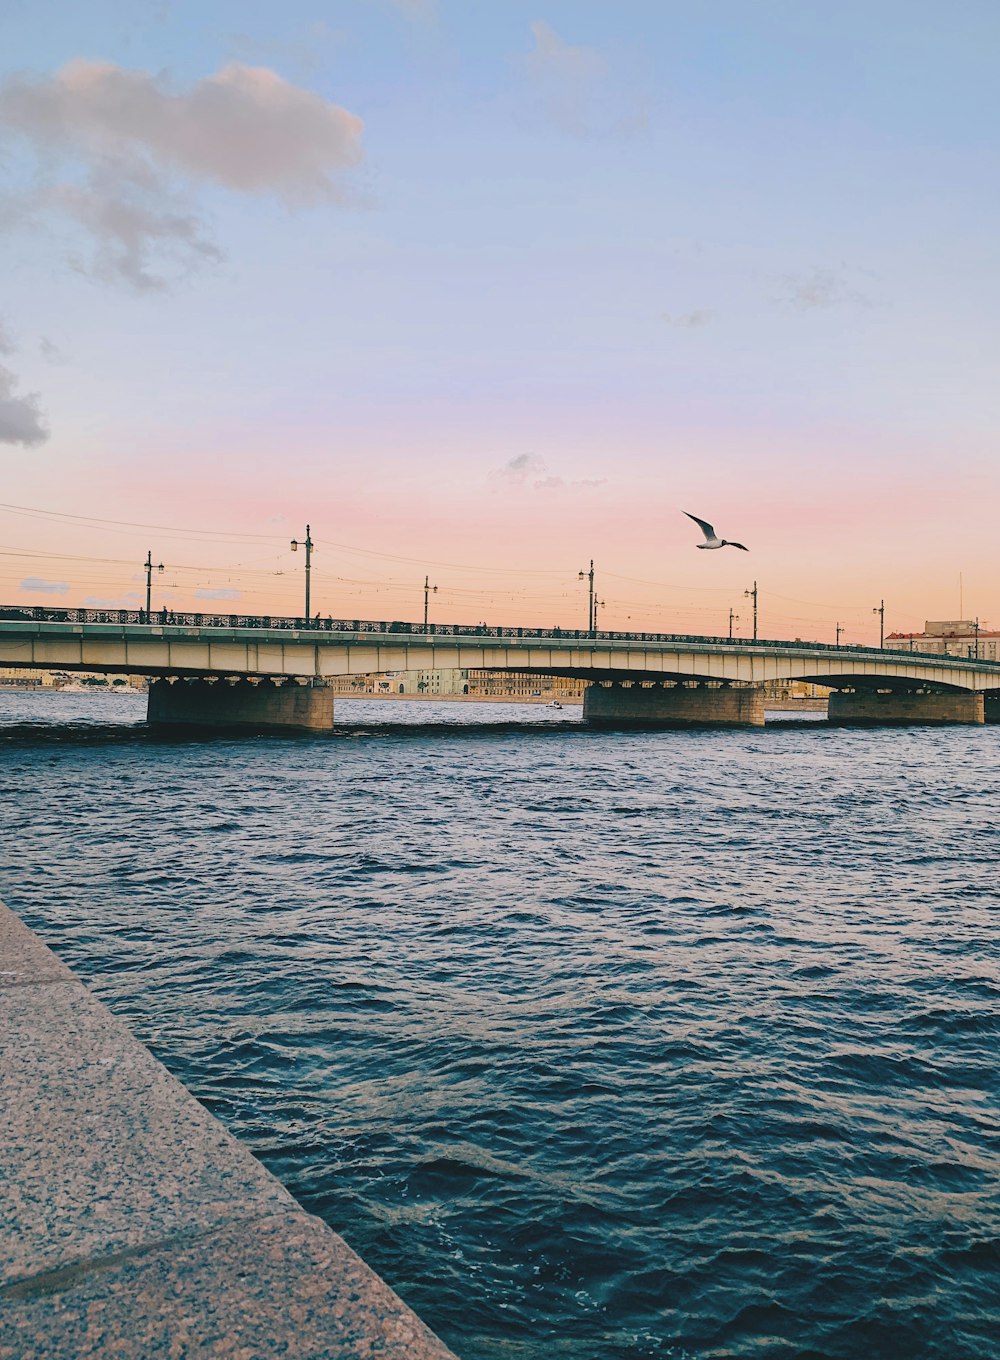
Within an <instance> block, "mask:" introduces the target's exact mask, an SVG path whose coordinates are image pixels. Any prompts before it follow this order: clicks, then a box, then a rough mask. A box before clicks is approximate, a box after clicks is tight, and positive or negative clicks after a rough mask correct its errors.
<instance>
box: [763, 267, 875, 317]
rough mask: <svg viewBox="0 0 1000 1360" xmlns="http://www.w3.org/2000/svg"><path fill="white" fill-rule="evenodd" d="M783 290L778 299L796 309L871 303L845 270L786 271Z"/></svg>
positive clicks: (813, 309)
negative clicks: (787, 272)
mask: <svg viewBox="0 0 1000 1360" xmlns="http://www.w3.org/2000/svg"><path fill="white" fill-rule="evenodd" d="M784 289H785V291H784V293H783V295H782V297H781V298H780V299H779V301H781V302H785V303H787V304H788V305H789V306H791V307H795V308H797V309H798V310H799V311H803V312H808V311H817V310H820V309H822V308H826V307H837V306H840V305H842V304H845V303H855V304H860V305H862V306H870V305H871V299H870V298H868V297H866V296H865V295H864V293H860V292H858V290H857V289H856V288H854V287H853V286H852V285H851V284H850V283H849V282H848V279H847V271H846V269H845V268H843V267H841V268H839V269H820V268H813V269H810V270H809V271H808V272H807V273H805V274H786V275H785V278H784Z"/></svg>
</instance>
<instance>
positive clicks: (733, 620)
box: [729, 609, 740, 642]
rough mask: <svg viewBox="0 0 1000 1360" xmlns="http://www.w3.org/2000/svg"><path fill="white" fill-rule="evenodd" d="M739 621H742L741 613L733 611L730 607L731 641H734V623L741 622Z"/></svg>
mask: <svg viewBox="0 0 1000 1360" xmlns="http://www.w3.org/2000/svg"><path fill="white" fill-rule="evenodd" d="M739 621H740V616H739V614H734V613H733V611H732V609H730V611H729V641H730V642H732V640H733V624H734V623H739Z"/></svg>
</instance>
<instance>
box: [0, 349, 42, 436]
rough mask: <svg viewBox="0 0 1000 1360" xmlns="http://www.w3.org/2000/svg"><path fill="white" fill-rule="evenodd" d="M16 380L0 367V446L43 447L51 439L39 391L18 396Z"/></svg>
mask: <svg viewBox="0 0 1000 1360" xmlns="http://www.w3.org/2000/svg"><path fill="white" fill-rule="evenodd" d="M16 387H17V378H16V377H15V375H14V374H13V373H11V371H10V369H9V368H4V367H3V365H2V364H0V444H23V445H24V446H25V447H30V446H33V445H36V444H44V443H45V441H46V439H48V437H49V432H48V430H47V429H46V426H45V421H44V418H43V416H42V409H41V406H40V405H39V398H38V393H37V392H29V393H26V394H25V395H24V396H17V395H16V392H15V388H16Z"/></svg>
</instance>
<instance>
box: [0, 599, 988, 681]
mask: <svg viewBox="0 0 1000 1360" xmlns="http://www.w3.org/2000/svg"><path fill="white" fill-rule="evenodd" d="M18 622H24V623H73V624H80V623H82V624H112V625H119V626H132V627H136V626H138V627H149V628H227V629H230V630H235V629H243V630H252V631H260V632H269V633H273V632H309V633H319V634H321V635H322V634H338V635H340V636H344V635H349V636H352V637H359V636H361V637H363V636H365V635H366V634H373V633H374V634H376V635H379V636H384V635H386V634H389V635H402V636H403V637H411V638H435V637H437V638H440V637H449V638H451V637H458V638H475V639H477V640H480V641H482V640H484V639H487V640H488V639H493V638H496V639H504V640H513V639H518V640H524V641H528V642H530V641H540V642H542V641H545V642H551V641H568V642H590V643H593V642H610V643H626V644H627V643H634V642H649V643H653V644H667V645H677V644H681V645H684V646H694V647H736V648H739V649H740V650H741V651H743V650H748V651H752V650H755V649H759V648H763V649H778V648H780V649H782V650H786V651H787V650H793V651H795V650H798V651H808V652H829V653H834V654H840V655H843V654H845V653H851V654H856V653H859V652H860V653H864V654H865V655H868V656H879V657H883V658H892V659H893V660H895V661H899V660H902V659H903V658H904V657H908V656H914V657H918V658H919V659H920V661H921V663H937V664H940V665H953V664H954V663H955V662H959V663H960V664H962V663H964V664H966V665H969V664H972V665H976V666H984V667H987V668H989V669H996V670H1000V661H987V660H984V659H981V658H978V657H975V656H971V655H970V656H954V655H952V654H950V653H947V654H944V655H942V654H941V653H940V652H921V651H917V650H914V649H912V648H910V649H907V650H905V651H904V650H903V649H902V648H894V647H863V646H857V645H854V644H847V645H844V644H839V643H833V642H807V641H804V640H803V639H802V638H795V639H794V641H779V640H774V639H764V638H759V639H758V640H757V641H752V640H751V639H750V638H738V637H733V638H730V637H712V636H710V635H708V634H702V633H638V632H630V633H616V632H611V631H609V630H607V629H603V628H601V629H595V630H588V629H586V628H491V627H489V626H488V625H487V624H485V623H474V624H463V623H431V624H428V626H427V627H426V628H425V627H424V626H423V625H422V624H419V623H405V622H399V621H395V622H392V623H390V622H387V621H385V620H381V619H374V620H373V619H334V618H329V617H327V618H325V619H324V618H320V617H319V616H318V615H317V616H316V617H315V618H312V619H306V618H295V617H288V616H286V615H280V614H263V615H260V614H193V613H187V612H183V611H179V610H176V611H175V610H173V609H158V610H157V609H154V610H153V611H152V612H151V613H150V614H149V615H147V614H146V611H145V610H144V609H55V608H51V607H50V606H47V605H0V624H2V623H18ZM331 640H332V639H331ZM970 647H971V644H970Z"/></svg>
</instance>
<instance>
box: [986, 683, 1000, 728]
mask: <svg viewBox="0 0 1000 1360" xmlns="http://www.w3.org/2000/svg"><path fill="white" fill-rule="evenodd" d="M983 721H984V722H988V723H1000V690H987V691H986V693H985V694H984V695H983Z"/></svg>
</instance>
